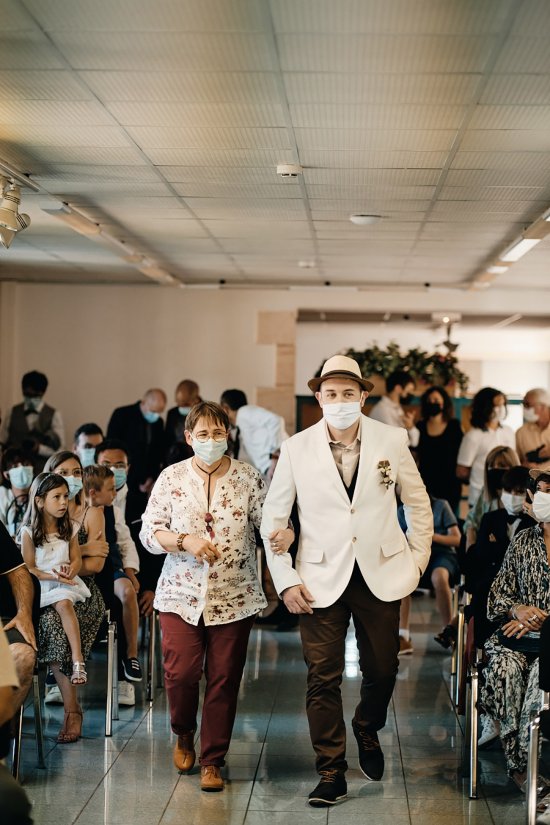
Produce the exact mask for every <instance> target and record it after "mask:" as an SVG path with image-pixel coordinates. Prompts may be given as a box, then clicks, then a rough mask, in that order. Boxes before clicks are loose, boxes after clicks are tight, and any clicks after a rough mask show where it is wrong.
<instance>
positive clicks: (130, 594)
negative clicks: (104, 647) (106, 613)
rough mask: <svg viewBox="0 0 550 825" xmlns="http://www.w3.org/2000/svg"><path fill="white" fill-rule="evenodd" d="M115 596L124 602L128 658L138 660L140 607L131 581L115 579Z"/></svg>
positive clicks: (123, 616) (123, 615)
mask: <svg viewBox="0 0 550 825" xmlns="http://www.w3.org/2000/svg"><path fill="white" fill-rule="evenodd" d="M115 595H116V597H117V599H119V600H120V601H121V602H122V622H123V624H124V632H125V634H126V656H127V658H128V659H137V653H138V629H139V607H138V600H137V594H136V591H135V590H134V588H133V586H132V582H131V581H130V579H127V578H120V579H115Z"/></svg>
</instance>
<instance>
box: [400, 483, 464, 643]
mask: <svg viewBox="0 0 550 825" xmlns="http://www.w3.org/2000/svg"><path fill="white" fill-rule="evenodd" d="M430 502H431V505H432V513H433V518H434V534H433V537H432V551H431V555H430V561H429V563H428V566H427V568H426V570H425V571H424V573H423V575H422V577H421V579H420V582H419V584H418V586H419V587H421V588H424V587H428V588H430V587H433V589H434V592H435V600H436V604H437V609H438V610H439V615H440V616H441V620H442V623H443V630H442V631H441V633H438V635H437V636H434V639H435V641H436V642H437V643H438V644H440V645H441V646H442V647H444V648H449V647H450V646H451V643H452V641H454V639H455V638H456V630H455V629H454V627H452V625H451V619H452V593H451V587H454V585H455V584H458V582H459V580H460V568H459V566H458V560H457V557H456V551H455V548H457V547H458V545H459V544H460V529H459V527H458V522H457V520H456V516H455V514H454V513H453V511H452V510H451V507H450V505H449V502H448V501H445V500H444V499H442V498H433V497H432V496H430ZM398 518H399V525H400V527H401V529H402V530H403V532H404V533H406V532H407V522H406V520H405V512H404V509H403V505H402V504H401V505H400V506H399V511H398Z"/></svg>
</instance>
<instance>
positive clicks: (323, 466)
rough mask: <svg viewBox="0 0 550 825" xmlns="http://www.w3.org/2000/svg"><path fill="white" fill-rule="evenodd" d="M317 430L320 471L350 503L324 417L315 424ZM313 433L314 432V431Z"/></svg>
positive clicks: (315, 441) (316, 450)
mask: <svg viewBox="0 0 550 825" xmlns="http://www.w3.org/2000/svg"><path fill="white" fill-rule="evenodd" d="M314 430H315V439H314V443H315V453H316V456H317V459H318V461H319V464H320V471H321V472H322V473H324V474H325V475H326V478H327V480H328V481H330V482H331V483H332V484H333V485H334V486H335V487H336V488H337V489H338V491H339V493H340V495H341V496H342V498H343V499H344V501H345V502H347V503H348V504H349V497H348V494H347V493H346V489H345V487H344V482H343V481H342V478H341V476H340V473H339V472H338V467H337V466H336V462H335V461H334V456H333V455H332V450H331V449H330V444H329V442H328V435H327V427H326V424H325V421H324V419H322V420H321V421H319V423H318V424H315V425H314ZM312 434H313V433H312Z"/></svg>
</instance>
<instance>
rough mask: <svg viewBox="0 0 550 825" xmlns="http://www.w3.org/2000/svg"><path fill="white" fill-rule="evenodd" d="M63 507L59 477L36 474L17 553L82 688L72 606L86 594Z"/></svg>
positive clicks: (64, 486)
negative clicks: (53, 618)
mask: <svg viewBox="0 0 550 825" xmlns="http://www.w3.org/2000/svg"><path fill="white" fill-rule="evenodd" d="M68 505H69V488H68V485H67V482H66V481H65V479H64V478H63V476H60V475H57V474H56V473H40V475H38V476H37V477H36V478H35V480H34V481H33V484H32V487H31V490H30V494H29V507H28V510H27V513H26V515H25V520H24V524H23V527H22V528H21V550H22V553H23V558H24V560H25V563H26V565H27V567H28V568H29V570H30V571H31V573H33V574H34V575H35V576H36V577H37V579H38V580H39V581H40V591H41V592H40V607H47V606H48V605H53V606H54V607H55V609H56V610H57V612H58V613H59V617H60V619H61V624H62V625H63V630H64V631H65V633H66V634H67V639H68V640H69V645H70V647H71V653H72V659H73V672H72V676H71V682H72V684H73V685H83V684H85V683H86V682H87V679H88V677H87V674H86V668H85V663H84V662H83V661H82V658H83V657H82V647H81V641H80V627H79V624H78V619H77V617H76V613H75V610H74V604H75V603H76V602H82V601H84V600H85V599H87V598H89V597H90V595H91V594H90V591H89V590H88V588H87V587H86V585H85V584H84V582H83V581H82V579H81V578H80V577H79V576H78V575H77V573H78V571H79V570H80V565H81V563H82V559H81V556H80V548H79V546H78V537H77V532H78V530H77V528H75V527H73V525H72V523H71V520H70V518H69V511H68Z"/></svg>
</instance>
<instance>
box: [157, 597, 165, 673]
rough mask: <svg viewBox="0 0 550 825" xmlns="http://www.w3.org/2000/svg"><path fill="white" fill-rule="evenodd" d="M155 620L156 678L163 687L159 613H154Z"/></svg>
mask: <svg viewBox="0 0 550 825" xmlns="http://www.w3.org/2000/svg"><path fill="white" fill-rule="evenodd" d="M156 617H157V619H156V621H157V663H158V679H159V685H160V687H161V688H163V687H164V665H163V662H162V634H161V630H160V614H159V613H158V612H157V614H156Z"/></svg>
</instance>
